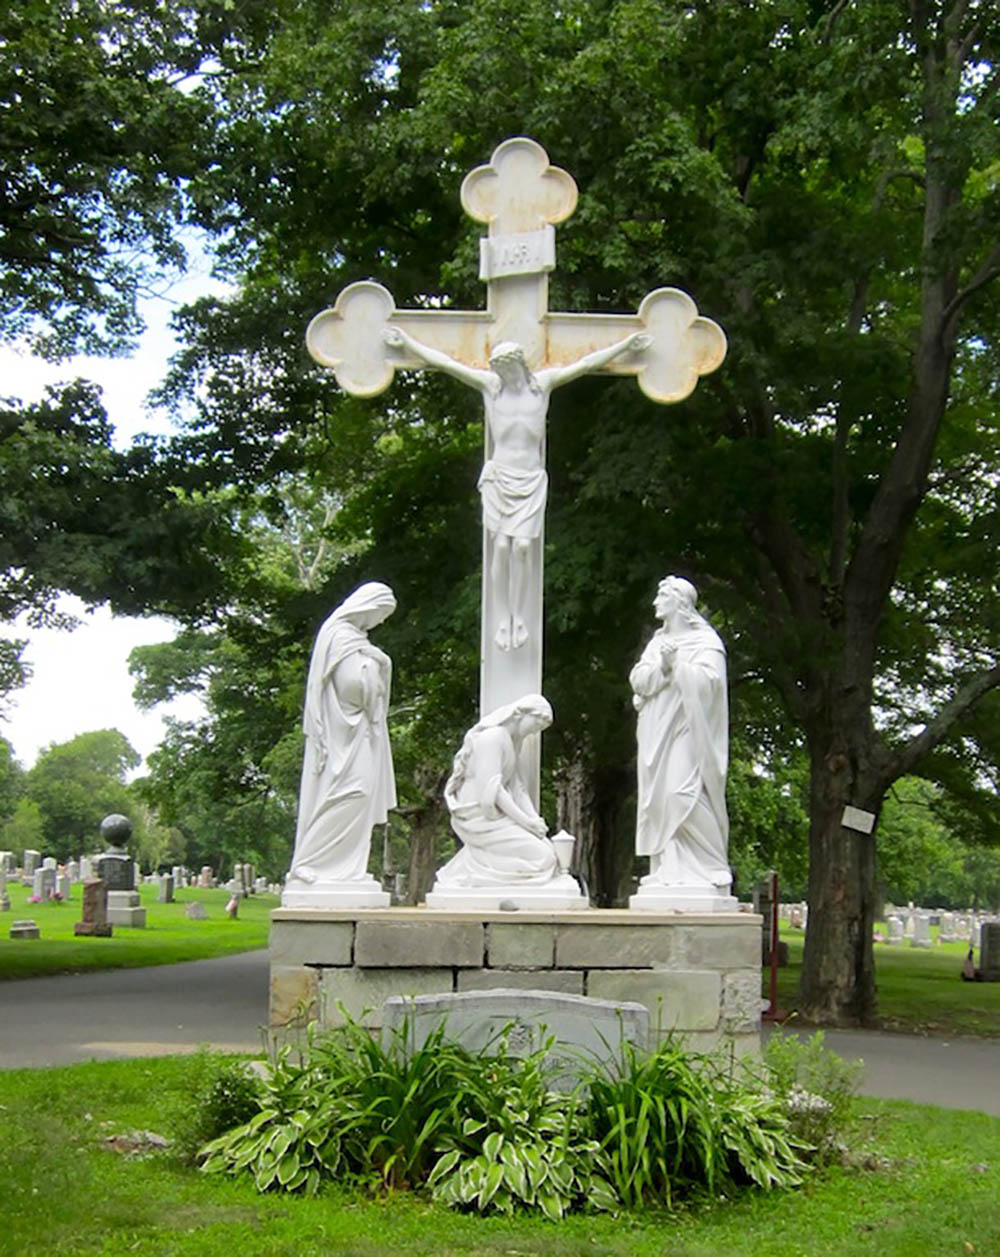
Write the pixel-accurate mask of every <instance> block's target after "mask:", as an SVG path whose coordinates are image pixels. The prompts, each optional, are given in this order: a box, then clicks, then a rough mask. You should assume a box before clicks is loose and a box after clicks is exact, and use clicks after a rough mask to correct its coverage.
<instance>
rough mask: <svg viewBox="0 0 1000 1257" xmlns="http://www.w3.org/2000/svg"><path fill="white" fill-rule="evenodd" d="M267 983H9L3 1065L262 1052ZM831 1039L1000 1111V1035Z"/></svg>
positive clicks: (207, 977)
mask: <svg viewBox="0 0 1000 1257" xmlns="http://www.w3.org/2000/svg"><path fill="white" fill-rule="evenodd" d="M267 987H268V953H267V952H266V951H255V952H244V953H242V954H241V955H236V956H223V957H220V958H218V959H215V960H194V961H189V962H187V963H185V964H179V965H156V966H154V967H151V968H146V969H113V970H108V971H105V972H102V973H82V974H71V975H62V976H59V977H52V978H27V979H25V980H23V981H14V982H0V1069H17V1068H21V1067H32V1068H37V1067H43V1066H47V1065H68V1064H73V1063H75V1062H77V1061H87V1060H119V1059H122V1058H124V1057H139V1056H159V1055H164V1054H166V1053H171V1052H189V1051H195V1050H197V1049H198V1048H199V1047H206V1046H207V1047H211V1048H215V1049H217V1050H220V1051H233V1052H235V1051H243V1052H259V1051H260V1050H261V1045H262V1039H261V1027H262V1026H264V1025H265V1023H266V1021H267ZM794 1033H796V1034H798V1035H799V1036H801V1037H808V1034H809V1033H810V1032H809V1031H805V1030H798V1031H795V1032H794ZM825 1041H826V1044H827V1046H828V1047H830V1048H831V1049H832V1050H833V1051H834V1052H837V1053H838V1054H839V1055H840V1056H843V1057H844V1058H845V1059H847V1060H861V1061H863V1064H864V1069H863V1074H862V1081H861V1086H860V1091H861V1093H862V1094H863V1095H871V1096H881V1097H883V1098H886V1099H898V1100H915V1101H917V1102H919V1103H922V1104H936V1105H940V1106H941V1107H943V1108H952V1109H977V1110H979V1111H980V1112H983V1113H990V1114H993V1115H994V1116H997V1117H1000V1040H997V1039H972V1038H964V1037H955V1038H951V1039H932V1038H926V1037H922V1036H918V1035H908V1034H888V1033H880V1032H877V1031H869V1030H827V1031H826V1035H825Z"/></svg>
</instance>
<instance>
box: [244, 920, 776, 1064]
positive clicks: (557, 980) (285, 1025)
mask: <svg viewBox="0 0 1000 1257" xmlns="http://www.w3.org/2000/svg"><path fill="white" fill-rule="evenodd" d="M761 926H762V919H761V917H759V916H756V915H751V914H748V913H735V912H734V913H726V912H706V913H694V912H686V913H680V912H664V913H655V912H631V911H629V910H627V909H624V908H589V909H586V910H584V911H582V912H580V911H575V910H572V909H571V910H570V911H565V910H562V911H549V912H546V911H539V910H534V911H518V912H505V911H495V910H493V911H489V910H485V909H484V910H480V911H461V910H453V911H450V912H444V911H440V910H435V909H431V908H402V907H399V908H388V909H385V910H383V911H378V910H371V909H366V910H361V911H348V912H336V911H327V912H323V911H317V910H316V909H309V908H301V909H300V908H277V909H275V910H274V911H273V912H272V913H271V936H270V951H271V994H270V1014H269V1024H270V1029H271V1035H272V1038H273V1040H274V1042H275V1043H279V1042H288V1041H293V1042H297V1041H298V1040H297V1038H296V1036H297V1035H300V1034H302V1033H303V1031H304V1027H305V1025H306V1024H307V1023H308V1022H310V1021H316V1022H318V1023H319V1026H320V1028H322V1029H326V1028H328V1027H329V1028H332V1027H333V1026H338V1025H342V1024H343V1023H344V1019H345V1016H349V1017H351V1018H353V1019H355V1020H356V1021H359V1022H360V1023H361V1024H363V1025H365V1026H367V1027H370V1028H371V1029H376V1028H378V1027H381V1026H382V1025H383V1024H384V1021H383V1017H384V1008H385V1002H386V1000H388V999H391V998H395V997H398V996H409V995H452V994H461V993H465V992H470V993H471V992H477V991H506V992H509V993H512V995H513V997H514V998H516V993H517V992H519V991H549V992H553V993H555V994H556V995H585V996H587V997H588V998H590V999H603V1000H613V1001H616V1002H625V1003H638V1004H642V1005H644V1007H645V1008H646V1009H647V1010H648V1011H649V1028H650V1046H654V1045H655V1043H656V1042H659V1041H660V1039H661V1038H663V1037H665V1036H666V1035H668V1034H676V1035H677V1036H679V1037H680V1038H681V1039H683V1041H684V1042H685V1043H686V1044H687V1046H688V1047H689V1048H690V1049H691V1050H692V1051H697V1052H708V1051H713V1050H715V1049H716V1048H719V1047H723V1048H724V1050H725V1051H726V1053H727V1060H728V1053H729V1052H730V1051H735V1052H736V1053H737V1054H738V1055H744V1054H746V1055H756V1054H757V1053H758V1052H759V1050H760V1011H761V1001H760V932H761ZM554 1015H555V1014H554V1012H553V1017H554ZM547 1020H548V1024H549V1025H552V1024H554V1023H553V1020H552V1018H548V1019H547Z"/></svg>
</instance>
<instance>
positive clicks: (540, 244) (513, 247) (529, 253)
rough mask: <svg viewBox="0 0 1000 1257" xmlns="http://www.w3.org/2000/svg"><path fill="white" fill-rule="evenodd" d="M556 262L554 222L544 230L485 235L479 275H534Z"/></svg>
mask: <svg viewBox="0 0 1000 1257" xmlns="http://www.w3.org/2000/svg"><path fill="white" fill-rule="evenodd" d="M555 264H556V233H555V228H554V227H553V226H552V224H551V223H546V224H545V226H544V227H543V228H542V230H541V231H522V232H518V233H517V234H515V235H508V236H489V237H485V236H484V237H483V238H481V239H480V241H479V278H480V279H496V278H497V277H498V276H503V275H532V274H536V273H537V272H539V271H551V270H553V269H554V268H555Z"/></svg>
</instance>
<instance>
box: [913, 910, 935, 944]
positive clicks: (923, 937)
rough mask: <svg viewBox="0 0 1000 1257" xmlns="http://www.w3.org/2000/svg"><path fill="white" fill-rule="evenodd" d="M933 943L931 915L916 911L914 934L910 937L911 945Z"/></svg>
mask: <svg viewBox="0 0 1000 1257" xmlns="http://www.w3.org/2000/svg"><path fill="white" fill-rule="evenodd" d="M930 945H931V922H930V918H929V917H925V916H922V915H921V914H919V913H915V914H914V916H913V935H912V937H911V938H910V946H911V947H930Z"/></svg>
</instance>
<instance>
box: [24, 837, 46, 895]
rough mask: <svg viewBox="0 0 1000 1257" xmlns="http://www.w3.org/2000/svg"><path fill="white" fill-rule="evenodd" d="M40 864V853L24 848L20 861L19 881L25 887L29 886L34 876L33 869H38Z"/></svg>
mask: <svg viewBox="0 0 1000 1257" xmlns="http://www.w3.org/2000/svg"><path fill="white" fill-rule="evenodd" d="M41 863H42V853H41V852H40V851H35V850H33V849H32V848H31V847H26V848H25V851H24V856H23V858H22V860H21V881H22V882H23V883H24V885H25V886H30V885H31V882H32V879H33V878H34V876H35V869H37V868H40V867H41Z"/></svg>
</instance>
